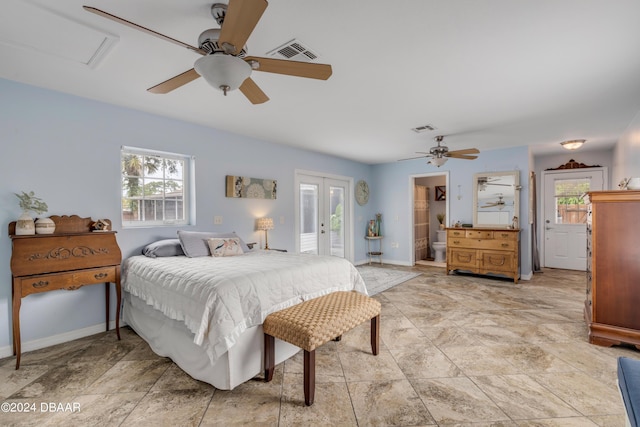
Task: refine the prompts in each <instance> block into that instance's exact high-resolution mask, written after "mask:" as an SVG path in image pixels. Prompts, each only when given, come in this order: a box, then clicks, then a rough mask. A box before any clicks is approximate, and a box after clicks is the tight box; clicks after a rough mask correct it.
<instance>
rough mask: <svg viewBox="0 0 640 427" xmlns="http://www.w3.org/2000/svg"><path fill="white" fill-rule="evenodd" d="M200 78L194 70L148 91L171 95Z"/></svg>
mask: <svg viewBox="0 0 640 427" xmlns="http://www.w3.org/2000/svg"><path fill="white" fill-rule="evenodd" d="M198 77H200V74H198V73H196V70H194V69H193V68H192V69H190V70H189V71H185V72H184V73H182V74H178V75H177V76H175V77H171V78H170V79H169V80H165V81H163V82H162V83H159V84H157V85H155V86H153V87H150V88H149V89H147V91H148V92H151V93H158V94H165V93H169V92H171V91H172V90H174V89H177V88H179V87H180V86H183V85H186V84H187V83H189V82H192V81H194V80H195V79H197V78H198Z"/></svg>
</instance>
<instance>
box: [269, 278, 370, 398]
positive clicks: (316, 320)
mask: <svg viewBox="0 0 640 427" xmlns="http://www.w3.org/2000/svg"><path fill="white" fill-rule="evenodd" d="M380 308H381V306H380V302H379V301H376V300H375V299H373V298H370V297H368V296H366V295H363V294H360V293H358V292H346V291H345V292H333V293H331V294H327V295H324V296H321V297H318V298H314V299H311V300H308V301H305V302H302V303H300V304H297V305H294V306H293V307H289V308H285V309H284V310H280V311H278V312H275V313H271V314H270V315H268V316H267V318H266V319H265V321H264V323H263V325H262V329H263V331H264V370H265V374H264V376H265V381H271V380H272V378H273V371H274V364H275V356H274V353H275V342H274V339H275V338H278V339H280V340H282V341H286V342H288V343H290V344H293V345H295V346H297V347H300V348H301V349H303V350H304V401H305V404H307V406H309V405H312V404H313V399H314V394H315V350H316V348H318V347H320V346H321V345H323V344H325V343H327V342H329V341H331V340H333V339H339V338H340V337H341V336H342V334H344V333H345V332H348V331H350V330H351V329H353V328H355V327H356V326H358V325H359V324H361V323H363V322H365V321H367V320H371V352H372V353H373V354H374V355H377V354H378V352H379V347H380Z"/></svg>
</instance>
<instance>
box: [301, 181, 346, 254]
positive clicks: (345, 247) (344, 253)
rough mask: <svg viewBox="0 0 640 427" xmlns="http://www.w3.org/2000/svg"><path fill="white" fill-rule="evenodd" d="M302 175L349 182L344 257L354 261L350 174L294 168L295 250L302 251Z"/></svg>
mask: <svg viewBox="0 0 640 427" xmlns="http://www.w3.org/2000/svg"><path fill="white" fill-rule="evenodd" d="M300 175H307V176H313V177H316V178H328V179H336V180H339V181H345V182H347V188H346V191H345V195H344V198H345V205H347V207H348V209H347V212H346V213H345V218H344V223H345V225H347V226H348V230H345V231H346V232H345V242H344V245H345V248H344V257H345V259H347V260H349V261H351V262H353V258H354V253H355V250H354V244H353V242H354V240H353V239H354V237H355V235H354V224H353V218H354V216H353V214H354V212H353V210H354V209H355V206H354V201H353V199H354V198H353V194H352V193H353V186H354V179H353V177H350V176H343V175H335V174H330V173H325V172H316V171H309V170H304V169H295V170H294V179H293V182H294V185H293V193H294V194H293V204H294V206H295V208H294V215H293V217H294V226H293V229H294V242H295V252H296V253H300Z"/></svg>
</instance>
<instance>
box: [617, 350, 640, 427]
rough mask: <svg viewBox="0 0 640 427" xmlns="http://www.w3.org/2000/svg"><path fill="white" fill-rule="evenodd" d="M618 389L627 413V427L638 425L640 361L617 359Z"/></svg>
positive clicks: (624, 358) (639, 412)
mask: <svg viewBox="0 0 640 427" xmlns="http://www.w3.org/2000/svg"><path fill="white" fill-rule="evenodd" d="M618 387H619V388H620V395H621V396H622V403H624V409H625V411H626V412H627V423H626V425H627V426H633V427H636V426H638V425H639V424H640V360H635V359H629V358H627V357H619V358H618Z"/></svg>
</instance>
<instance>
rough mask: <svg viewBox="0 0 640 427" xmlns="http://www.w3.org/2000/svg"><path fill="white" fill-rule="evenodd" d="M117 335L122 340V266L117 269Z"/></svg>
mask: <svg viewBox="0 0 640 427" xmlns="http://www.w3.org/2000/svg"><path fill="white" fill-rule="evenodd" d="M115 285H116V334H117V335H118V340H119V339H120V306H121V305H122V288H121V286H120V266H118V267H117V268H116V283H115Z"/></svg>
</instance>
